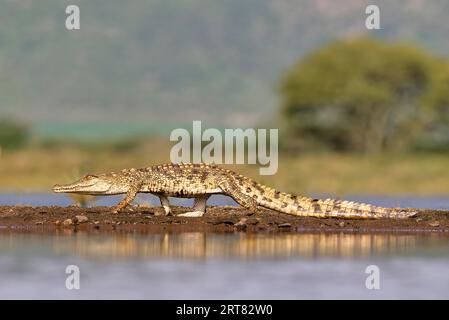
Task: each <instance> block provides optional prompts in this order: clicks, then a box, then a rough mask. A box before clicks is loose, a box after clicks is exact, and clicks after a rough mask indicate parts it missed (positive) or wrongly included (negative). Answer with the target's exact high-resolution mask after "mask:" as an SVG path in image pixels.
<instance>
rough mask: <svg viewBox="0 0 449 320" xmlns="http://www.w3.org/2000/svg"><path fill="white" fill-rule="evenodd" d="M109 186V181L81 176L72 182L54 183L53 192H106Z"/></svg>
mask: <svg viewBox="0 0 449 320" xmlns="http://www.w3.org/2000/svg"><path fill="white" fill-rule="evenodd" d="M110 188H111V183H110V182H108V181H105V180H103V179H98V178H93V179H89V178H87V179H86V178H82V179H80V180H79V181H76V182H74V183H69V184H65V185H59V184H56V185H55V186H54V187H53V192H56V193H79V194H91V195H96V194H107V193H108V191H109V189H110Z"/></svg>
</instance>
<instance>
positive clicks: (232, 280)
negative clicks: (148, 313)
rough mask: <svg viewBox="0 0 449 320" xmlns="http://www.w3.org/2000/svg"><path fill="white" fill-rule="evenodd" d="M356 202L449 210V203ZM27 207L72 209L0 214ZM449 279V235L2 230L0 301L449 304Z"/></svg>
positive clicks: (42, 198) (29, 200) (37, 199)
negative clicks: (373, 272) (76, 285)
mask: <svg viewBox="0 0 449 320" xmlns="http://www.w3.org/2000/svg"><path fill="white" fill-rule="evenodd" d="M107 199H108V200H101V201H104V203H103V204H109V203H108V202H107V201H111V202H114V201H115V200H116V199H110V198H107ZM353 199H357V200H363V201H367V202H371V203H375V204H385V205H388V202H389V201H390V202H391V203H393V205H397V203H398V202H399V203H400V205H402V206H415V207H429V208H436V209H448V208H449V199H444V198H435V199H432V198H426V199H413V200H411V201H409V202H408V200H407V198H401V199H377V198H367V199H366V198H364V199H361V198H355V197H354V198H353ZM19 200H21V201H22V204H33V205H44V204H49V203H51V204H69V200H68V199H67V198H65V197H54V196H50V195H3V196H1V195H0V204H6V203H8V201H15V202H13V203H11V204H14V203H18V202H20V201H19ZM142 201H147V199H145V200H142ZM150 201H153V200H150ZM150 201H149V202H150ZM382 201H383V202H382ZM413 201H415V202H413ZM420 201H421V202H420ZM385 202H386V203H385ZM212 203H213V204H231V203H232V202H230V200H229V199H227V198H220V197H218V198H216V199H214V200H212ZM100 204H101V203H100ZM419 204H421V205H419ZM68 265H77V266H78V267H79V268H80V272H81V278H80V279H81V282H80V289H79V290H67V289H66V286H65V281H66V277H67V276H68V275H67V274H66V273H65V269H66V267H67V266H68ZM369 265H376V266H378V267H379V270H380V289H379V290H368V289H367V288H366V286H365V281H366V278H367V277H368V276H369V275H368V274H366V273H365V270H366V268H367V266H369ZM448 270H449V236H448V235H445V234H404V233H396V234H344V233H331V234H329V233H281V234H245V233H230V234H205V233H199V232H194V233H179V234H169V233H166V234H134V233H126V234H120V233H109V234H105V233H97V234H95V233H84V232H73V231H72V230H65V231H59V232H58V233H52V234H27V233H11V232H10V231H8V230H6V229H2V228H1V227H0V284H1V285H0V298H41V299H49V298H63V299H81V298H84V299H89V298H100V299H105V298H117V299H127V298H135V299H168V298H171V299H196V298H206V299H239V298H243V299H250V298H262V299H263V298H266V299H270V298H274V299H282V298H286V299H315V298H336V299H345V298H355V299H383V298H386V299H393V298H405V299H415V298H424V299H430V298H435V299H443V298H444V299H448V298H449V272H448Z"/></svg>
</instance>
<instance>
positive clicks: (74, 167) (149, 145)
mask: <svg viewBox="0 0 449 320" xmlns="http://www.w3.org/2000/svg"><path fill="white" fill-rule="evenodd" d="M170 146H171V145H169V144H168V143H167V142H166V140H164V141H163V140H158V139H153V140H150V141H148V142H145V143H138V144H134V145H128V144H126V143H124V144H114V145H108V144H89V145H82V146H80V145H75V144H64V145H59V144H55V145H51V144H50V145H45V146H43V145H34V146H30V147H28V148H26V149H23V150H19V151H14V152H3V153H2V154H1V155H0V190H2V191H9V192H24V191H44V192H45V191H49V190H50V188H51V186H52V185H53V184H55V183H64V182H68V181H71V180H74V179H76V178H78V177H79V176H80V175H82V174H85V173H88V172H90V173H92V172H104V171H113V170H119V169H122V168H126V167H145V166H148V165H151V164H157V163H164V162H169V152H170ZM232 168H233V169H235V170H236V171H238V172H241V173H243V174H246V175H248V176H250V177H253V178H254V179H256V180H258V181H260V182H262V183H265V184H268V185H271V186H273V187H276V188H278V189H280V190H284V191H288V192H293V193H297V194H332V195H336V196H344V195H347V194H379V195H400V194H413V195H449V154H409V155H383V156H363V155H355V154H335V153H326V154H304V155H298V156H288V155H281V156H280V158H279V170H278V173H277V174H276V175H274V176H259V174H258V167H257V166H233V167H232Z"/></svg>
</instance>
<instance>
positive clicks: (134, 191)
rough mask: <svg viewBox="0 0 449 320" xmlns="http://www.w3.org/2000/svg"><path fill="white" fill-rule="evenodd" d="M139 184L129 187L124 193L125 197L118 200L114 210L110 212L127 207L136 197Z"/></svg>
mask: <svg viewBox="0 0 449 320" xmlns="http://www.w3.org/2000/svg"><path fill="white" fill-rule="evenodd" d="M139 189H140V186H133V187H130V188H129V190H128V192H127V193H126V196H125V198H124V199H123V200H122V201H120V202H119V204H118V205H117V206H116V207H115V209H114V211H112V213H119V212H120V211H121V210H122V209H124V208H125V207H127V206H128V205H129V204H130V203H131V201H133V200H134V199H135V198H136V195H137V193H138V192H139Z"/></svg>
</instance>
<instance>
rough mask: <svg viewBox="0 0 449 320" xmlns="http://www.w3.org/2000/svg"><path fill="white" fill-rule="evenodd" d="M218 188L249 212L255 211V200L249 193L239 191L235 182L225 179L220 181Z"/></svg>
mask: <svg viewBox="0 0 449 320" xmlns="http://www.w3.org/2000/svg"><path fill="white" fill-rule="evenodd" d="M220 188H221V190H223V192H224V193H225V194H226V195H228V196H230V197H231V198H232V199H234V200H235V201H236V202H237V203H238V204H239V205H241V206H242V207H244V208H245V209H247V210H248V211H250V212H251V213H256V212H257V206H258V204H257V201H256V200H255V199H254V198H252V197H250V196H249V195H247V194H244V193H242V192H240V191H239V190H240V189H239V188H238V187H237V185H235V183H233V182H231V181H226V180H225V181H223V182H222V183H220Z"/></svg>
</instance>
